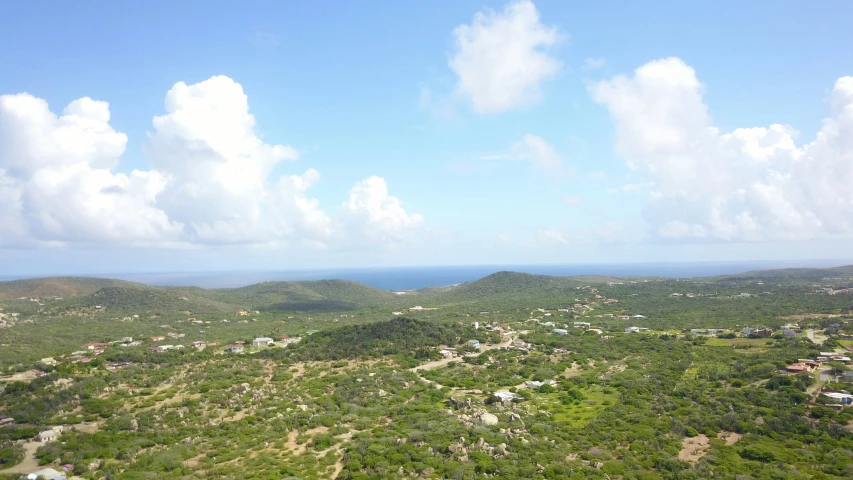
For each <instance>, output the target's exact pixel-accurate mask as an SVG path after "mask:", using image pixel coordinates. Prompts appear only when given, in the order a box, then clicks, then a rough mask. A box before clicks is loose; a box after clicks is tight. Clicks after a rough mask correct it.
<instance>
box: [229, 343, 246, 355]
mask: <svg viewBox="0 0 853 480" xmlns="http://www.w3.org/2000/svg"><path fill="white" fill-rule="evenodd" d="M225 351H226V352H228V353H243V346H242V345H240V344H238V343H235V344H232V345H228V346H227V347H225Z"/></svg>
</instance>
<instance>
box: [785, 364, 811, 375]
mask: <svg viewBox="0 0 853 480" xmlns="http://www.w3.org/2000/svg"><path fill="white" fill-rule="evenodd" d="M785 370H787V371H788V373H802V372H811V371H812V370H814V367H813V366H811V365H810V364H806V363H799V362H798V363H792V364H791V365H788V366H787V367H786V368H785Z"/></svg>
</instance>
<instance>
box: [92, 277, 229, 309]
mask: <svg viewBox="0 0 853 480" xmlns="http://www.w3.org/2000/svg"><path fill="white" fill-rule="evenodd" d="M78 304H79V305H81V306H85V307H95V306H98V305H100V306H102V307H105V308H107V309H115V310H120V311H125V312H130V311H138V312H139V313H143V312H145V313H159V314H164V313H176V312H181V311H190V312H193V313H214V312H228V311H233V310H235V308H236V307H235V306H234V305H230V304H228V303H223V302H221V301H217V300H216V299H211V298H209V296H208V293H207V292H206V291H205V290H203V289H200V288H178V287H150V286H147V285H134V284H132V285H129V286H113V287H106V288H102V289H100V290H98V291H97V292H94V293H92V294H89V295H86V296H84V297H82V298H80V299H79V300H78Z"/></svg>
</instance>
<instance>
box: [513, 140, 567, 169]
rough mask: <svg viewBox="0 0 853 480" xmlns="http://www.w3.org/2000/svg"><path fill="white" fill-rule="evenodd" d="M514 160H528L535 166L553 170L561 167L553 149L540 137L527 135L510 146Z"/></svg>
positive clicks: (560, 160)
mask: <svg viewBox="0 0 853 480" xmlns="http://www.w3.org/2000/svg"><path fill="white" fill-rule="evenodd" d="M512 151H513V155H514V157H515V158H517V159H519V160H529V161H531V162H533V163H534V164H535V165H536V166H538V167H541V168H545V169H549V170H554V169H559V168H560V167H561V166H562V165H563V160H562V159H561V158H560V156H559V155H558V154H557V152H556V151H554V147H552V146H551V145H549V144H548V142H546V141H545V140H543V139H542V137H537V136H536V135H533V134H530V133H528V134H527V135H525V136H524V137H522V139H521V140H518V141H517V142H515V143H514V144H513V145H512Z"/></svg>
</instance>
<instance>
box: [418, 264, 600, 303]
mask: <svg viewBox="0 0 853 480" xmlns="http://www.w3.org/2000/svg"><path fill="white" fill-rule="evenodd" d="M585 284H586V283H584V282H583V281H580V280H578V279H575V278H573V277H553V276H548V275H531V274H528V273H518V272H497V273H493V274H491V275H489V276H487V277H484V278H482V279H480V280H477V281H474V282H468V283H463V284H461V285H458V286H455V287H450V288H445V289H424V290H421V291H420V292H419V293H421V294H422V295H424V297H425V299H424V300H423V301H424V302H425V303H427V299H429V300H431V301H433V302H441V303H448V304H474V305H479V304H482V305H492V306H495V307H503V306H507V305H513V304H516V305H517V304H518V301H519V299H522V298H524V299H525V300H527V301H528V302H525V303H529V301H531V300H532V301H534V302H536V301H539V300H540V299H541V301H554V299H562V298H569V297H571V298H572V299H573V298H574V297H573V295H574V292H575V290H576V289H577V287H579V286H582V285H585Z"/></svg>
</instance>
